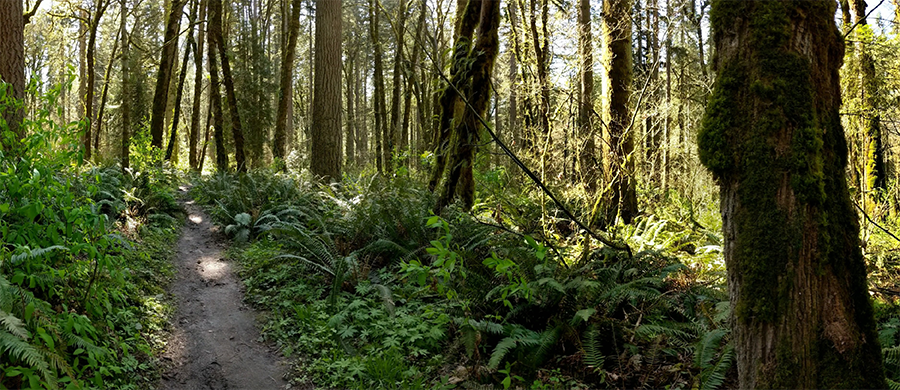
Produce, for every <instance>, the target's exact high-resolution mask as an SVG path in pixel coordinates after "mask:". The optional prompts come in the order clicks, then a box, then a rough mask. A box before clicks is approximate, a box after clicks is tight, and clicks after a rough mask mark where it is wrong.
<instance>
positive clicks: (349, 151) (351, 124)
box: [344, 50, 357, 165]
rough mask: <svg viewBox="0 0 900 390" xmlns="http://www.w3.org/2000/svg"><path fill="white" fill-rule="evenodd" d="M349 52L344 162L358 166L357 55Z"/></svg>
mask: <svg viewBox="0 0 900 390" xmlns="http://www.w3.org/2000/svg"><path fill="white" fill-rule="evenodd" d="M351 51H352V50H347V52H348V53H347V63H346V66H345V67H344V81H345V82H346V84H345V86H344V92H346V93H347V96H346V99H347V121H346V122H347V136H346V137H345V139H344V161H345V164H346V165H356V158H355V157H354V155H355V153H356V146H355V145H354V142H355V141H356V107H355V106H354V105H353V104H354V103H355V102H356V101H355V99H354V97H353V92H354V91H355V89H354V88H353V76H354V75H355V74H356V57H357V53H356V52H355V51H352V52H351Z"/></svg>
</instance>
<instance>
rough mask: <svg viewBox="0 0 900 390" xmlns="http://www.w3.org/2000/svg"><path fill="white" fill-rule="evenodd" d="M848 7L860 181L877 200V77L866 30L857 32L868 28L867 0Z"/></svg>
mask: <svg viewBox="0 0 900 390" xmlns="http://www.w3.org/2000/svg"><path fill="white" fill-rule="evenodd" d="M850 10H851V12H852V13H853V19H854V24H855V25H856V29H855V30H854V31H855V32H857V34H856V39H857V41H858V42H857V43H856V53H855V54H856V56H857V64H858V66H859V76H858V77H859V79H860V86H859V87H860V88H859V95H860V103H861V104H860V107H859V110H860V111H861V112H862V118H861V119H862V121H861V122H862V123H861V125H862V126H861V127H862V129H861V130H862V131H861V132H860V133H861V135H862V137H863V150H862V154H863V156H864V158H863V185H864V186H865V187H864V189H865V192H866V195H867V196H866V198H867V199H869V200H872V201H877V199H878V198H879V193H880V192H881V191H884V189H885V188H886V187H885V185H886V179H885V176H886V175H885V173H886V172H885V166H884V145H883V141H882V134H881V116H880V115H879V113H878V107H877V105H876V101H875V96H876V94H877V93H878V91H877V89H878V81H877V80H876V76H875V61H874V59H873V58H872V54H871V53H870V48H869V47H868V42H867V41H866V38H865V36H866V34H859V33H858V32H860V31H865V30H870V28H869V26H868V23H867V21H866V2H865V1H863V0H851V1H850Z"/></svg>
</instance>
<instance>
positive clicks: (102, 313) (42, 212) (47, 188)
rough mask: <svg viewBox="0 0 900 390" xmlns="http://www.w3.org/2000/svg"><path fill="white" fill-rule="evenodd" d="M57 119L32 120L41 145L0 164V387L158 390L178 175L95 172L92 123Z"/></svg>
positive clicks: (27, 145)
mask: <svg viewBox="0 0 900 390" xmlns="http://www.w3.org/2000/svg"><path fill="white" fill-rule="evenodd" d="M55 92H56V93H58V90H56V91H55ZM53 93H54V92H53V91H51V93H50V94H49V95H48V96H45V97H44V99H47V100H48V101H49V103H48V106H49V107H53V106H54V105H53V103H52V102H53V100H54V99H55V97H54V96H53ZM49 118H50V114H49V110H47V111H44V112H38V113H37V114H36V115H35V119H26V121H25V127H26V129H28V131H29V134H32V135H31V136H29V137H28V138H26V139H25V141H24V144H23V146H22V148H21V149H19V150H15V151H13V152H9V153H7V154H6V155H2V153H0V388H11V389H19V388H28V389H56V388H65V389H107V388H109V389H113V388H114V389H138V388H141V389H143V388H152V387H154V382H155V381H156V380H157V379H158V373H157V364H156V361H155V359H154V350H155V349H158V348H160V346H161V343H162V339H161V335H162V329H163V327H164V325H165V323H166V316H167V314H168V312H169V310H170V309H169V306H168V305H167V304H166V302H165V299H164V291H163V289H162V288H163V287H162V286H165V284H166V282H167V280H168V279H169V277H170V276H171V275H172V272H173V270H172V267H171V265H170V263H169V260H170V257H171V255H172V251H171V249H170V248H171V247H172V245H173V243H174V240H175V238H176V237H177V235H178V232H179V228H180V226H181V223H180V218H182V216H183V213H182V211H181V207H180V206H179V205H178V203H177V202H176V201H175V198H174V197H173V194H174V191H173V189H174V185H175V184H176V181H177V176H175V175H174V174H173V173H172V172H171V171H169V170H166V169H162V168H158V167H153V166H149V165H148V166H136V167H135V170H129V171H127V172H125V173H123V172H122V170H121V168H119V167H115V166H113V167H86V168H85V167H84V166H82V165H80V164H79V163H80V162H81V156H80V152H79V151H78V150H79V149H78V147H77V142H78V138H77V134H78V132H77V130H79V129H80V126H83V124H82V123H78V122H74V123H71V124H68V125H65V126H62V125H57V124H56V123H54V122H53V121H51V120H50V119H49ZM0 127H5V125H0ZM73 130H75V131H73ZM0 131H2V128H0ZM60 134H72V136H71V138H65V137H59V135H60ZM7 135H8V133H7Z"/></svg>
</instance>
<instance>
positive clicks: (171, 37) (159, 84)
mask: <svg viewBox="0 0 900 390" xmlns="http://www.w3.org/2000/svg"><path fill="white" fill-rule="evenodd" d="M185 2H186V0H171V3H170V4H169V13H168V17H167V18H166V31H165V34H164V36H163V47H162V52H161V53H160V60H159V71H158V72H157V73H156V89H155V91H154V93H153V109H152V110H151V113H150V137H151V140H150V144H151V145H153V147H155V148H158V149H162V147H163V127H165V118H166V106H167V105H168V99H169V84H170V83H171V81H172V69H173V68H174V66H175V59H176V58H177V56H178V33H179V31H178V29H179V26H180V25H181V13H182V11H184V3H185Z"/></svg>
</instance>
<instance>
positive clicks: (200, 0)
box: [188, 0, 206, 172]
mask: <svg viewBox="0 0 900 390" xmlns="http://www.w3.org/2000/svg"><path fill="white" fill-rule="evenodd" d="M196 6H197V7H198V8H199V10H198V12H199V19H194V21H195V23H198V28H197V42H196V44H195V45H194V99H193V101H192V102H191V130H190V131H191V134H190V141H189V146H188V149H189V150H188V164H189V165H190V166H191V169H193V170H196V171H198V172H199V171H200V170H201V169H202V165H201V164H200V161H199V160H200V158H199V156H198V153H199V152H200V151H198V150H197V144H198V143H199V138H200V118H201V117H200V115H201V114H202V112H201V109H200V100H201V98H202V97H203V44H204V43H205V39H206V37H205V36H204V34H205V32H206V28H204V25H203V23H204V21H205V20H206V2H205V1H204V0H197V4H196ZM195 15H196V13H195Z"/></svg>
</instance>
